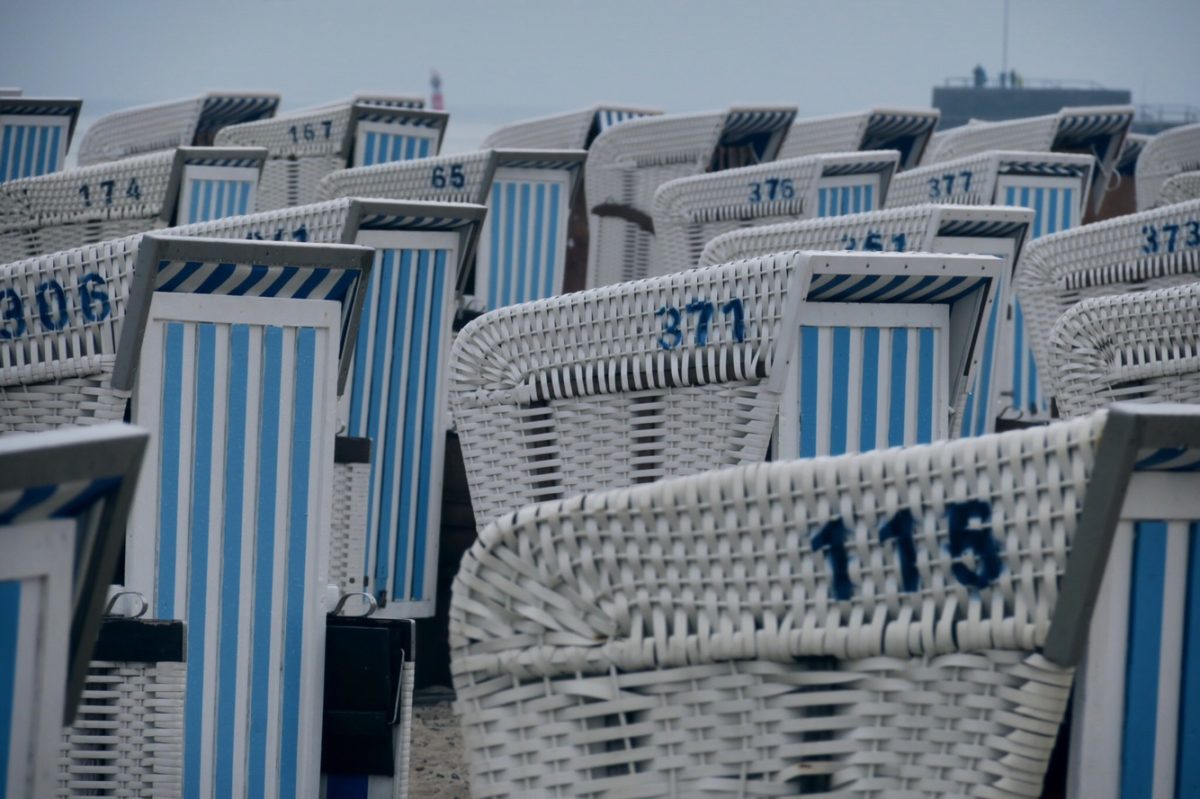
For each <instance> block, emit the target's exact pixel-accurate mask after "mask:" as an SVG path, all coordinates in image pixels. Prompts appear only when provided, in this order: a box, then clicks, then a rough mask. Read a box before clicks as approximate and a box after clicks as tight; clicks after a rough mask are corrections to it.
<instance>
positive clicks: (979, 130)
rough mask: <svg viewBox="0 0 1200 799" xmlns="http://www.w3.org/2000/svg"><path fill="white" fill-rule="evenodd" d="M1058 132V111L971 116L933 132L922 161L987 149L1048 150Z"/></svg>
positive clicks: (936, 161)
mask: <svg viewBox="0 0 1200 799" xmlns="http://www.w3.org/2000/svg"><path fill="white" fill-rule="evenodd" d="M1057 133H1058V115H1057V114H1047V115H1046V116H1040V117H1026V118H1025V119H1012V120H1006V121H1003V122H980V121H975V120H972V121H971V122H970V123H968V124H966V125H962V126H961V127H957V128H952V129H950V130H944V131H940V132H938V133H935V134H933V137H932V138H931V139H930V142H929V146H928V147H927V148H926V150H925V157H924V158H923V159H921V164H922V165H928V164H940V163H943V162H945V161H953V160H955V159H958V158H963V157H965V156H969V155H977V154H979V153H985V152H987V151H988V150H1024V151H1027V152H1036V153H1047V152H1050V148H1051V147H1053V146H1054V137H1055V135H1056V134H1057Z"/></svg>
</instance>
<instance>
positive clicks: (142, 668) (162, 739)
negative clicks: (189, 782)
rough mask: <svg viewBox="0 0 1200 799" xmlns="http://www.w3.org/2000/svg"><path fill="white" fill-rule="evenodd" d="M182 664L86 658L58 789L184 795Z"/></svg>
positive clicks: (127, 795)
mask: <svg viewBox="0 0 1200 799" xmlns="http://www.w3.org/2000/svg"><path fill="white" fill-rule="evenodd" d="M186 676H187V665H186V664H185V663H173V662H159V663H136V662H121V663H114V662H109V661H99V660H97V661H92V663H91V665H90V668H89V670H88V675H87V682H86V683H85V684H84V689H83V698H82V699H81V700H80V704H79V710H78V712H77V714H76V716H75V722H74V723H73V724H72V725H71V726H69V727H67V728H66V730H65V731H64V733H63V753H62V758H61V760H60V763H59V780H58V789H57V792H56V794H55V795H56V796H58V797H61V798H62V799H67V798H68V797H83V796H109V797H118V798H119V799H144V798H145V797H180V796H182V795H183V794H182V787H183V785H182V780H181V776H182V773H183V702H184V687H185V680H186Z"/></svg>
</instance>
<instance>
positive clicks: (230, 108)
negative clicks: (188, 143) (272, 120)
mask: <svg viewBox="0 0 1200 799" xmlns="http://www.w3.org/2000/svg"><path fill="white" fill-rule="evenodd" d="M278 107H279V98H278V97H275V96H263V95H249V96H247V95H208V96H206V97H205V98H204V105H203V107H202V108H201V110H200V118H199V119H198V120H196V135H197V136H199V135H204V134H210V133H215V132H217V131H218V130H220V129H221V128H225V127H228V126H230V125H238V124H241V123H242V122H254V121H255V120H258V119H267V118H269V117H272V116H274V115H275V109H276V108H278Z"/></svg>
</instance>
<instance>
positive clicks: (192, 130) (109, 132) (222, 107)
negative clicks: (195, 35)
mask: <svg viewBox="0 0 1200 799" xmlns="http://www.w3.org/2000/svg"><path fill="white" fill-rule="evenodd" d="M278 106H279V95H278V94H272V93H268V92H208V93H206V94H202V95H200V96H198V97H186V98H184V99H182V100H171V101H169V102H165V103H153V104H151V105H143V106H138V107H136V108H126V109H124V110H122V111H117V112H115V113H112V114H108V115H106V116H103V117H100V118H99V119H97V120H96V121H95V122H94V123H92V126H91V127H90V128H88V129H87V132H86V133H84V135H83V140H82V141H81V142H80V143H79V153H78V156H77V162H78V164H79V166H91V165H93V164H99V163H103V162H105V161H116V160H119V159H122V158H129V157H131V156H135V155H145V154H147V153H153V152H158V151H159V150H171V149H174V148H176V147H188V146H193V145H195V146H207V145H211V144H213V141H214V137H215V136H216V133H217V131H219V130H220V129H221V128H224V127H226V126H229V125H239V124H241V123H243V122H253V121H254V120H256V119H267V118H270V117H272V116H274V114H275V109H276V108H277V107H278Z"/></svg>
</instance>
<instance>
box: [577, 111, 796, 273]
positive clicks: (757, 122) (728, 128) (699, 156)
mask: <svg viewBox="0 0 1200 799" xmlns="http://www.w3.org/2000/svg"><path fill="white" fill-rule="evenodd" d="M795 115H796V110H795V109H794V108H731V109H729V110H727V111H718V112H715V113H707V114H682V115H667V116H659V117H648V118H645V119H634V120H630V121H627V122H622V123H621V124H620V125H617V126H616V127H613V128H609V129H608V130H606V131H604V132H603V133H601V134H600V135H599V136H597V137H596V139H595V140H594V141H593V142H592V145H591V147H590V148H589V150H588V160H587V169H586V172H585V176H584V182H585V189H586V196H587V203H588V212H589V215H590V216H589V220H588V224H589V236H588V268H587V287H588V288H594V287H596V286H604V285H608V284H610V283H616V282H619V281H621V280H635V279H637V278H640V277H645V276H646V274H647V268H648V266H649V261H650V246H651V241H652V240H653V237H654V233H653V230H652V224H651V221H650V211H651V204H652V202H653V200H654V192H655V191H656V190H657V189H658V187H659V186H661V185H662V184H663V183H666V182H667V181H668V180H673V179H674V178H682V177H687V176H689V175H699V174H701V173H703V172H717V171H720V170H722V169H730V168H733V167H739V166H751V165H753V164H760V163H763V162H766V161H773V160H774V159H775V156H776V154H777V153H778V152H779V147H780V145H781V144H782V142H783V139H784V137H785V136H786V135H787V131H788V128H789V126H790V125H791V124H792V119H793V118H794V117H795Z"/></svg>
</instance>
